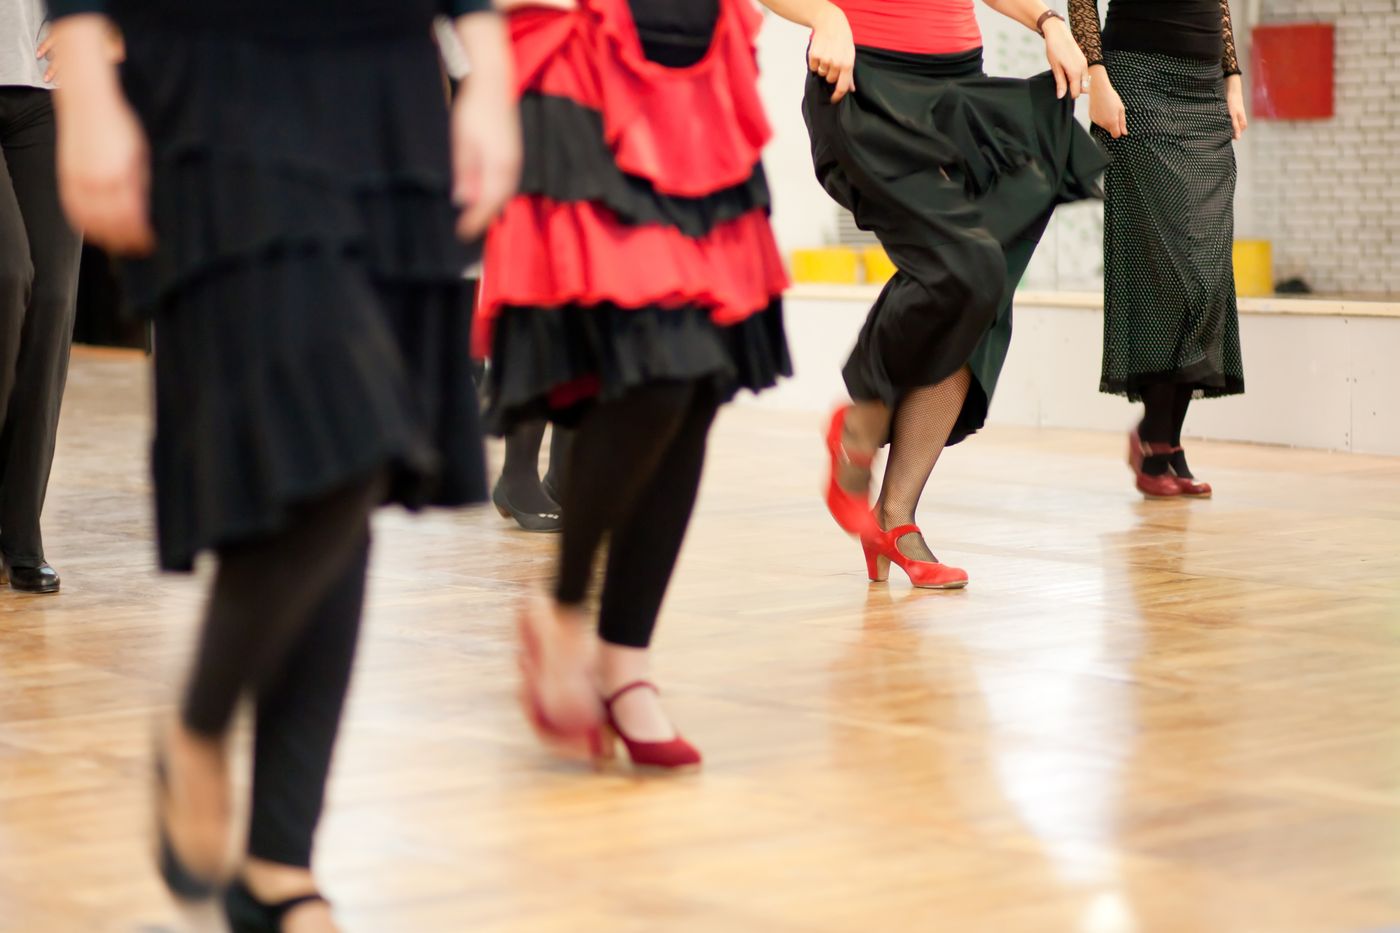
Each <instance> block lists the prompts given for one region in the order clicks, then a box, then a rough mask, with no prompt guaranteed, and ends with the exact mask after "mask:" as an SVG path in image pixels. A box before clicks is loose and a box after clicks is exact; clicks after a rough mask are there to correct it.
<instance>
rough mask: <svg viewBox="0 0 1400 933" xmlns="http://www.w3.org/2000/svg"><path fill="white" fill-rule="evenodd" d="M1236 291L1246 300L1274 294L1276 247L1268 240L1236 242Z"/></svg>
mask: <svg viewBox="0 0 1400 933" xmlns="http://www.w3.org/2000/svg"><path fill="white" fill-rule="evenodd" d="M1235 291H1236V292H1238V293H1239V294H1240V295H1242V296H1244V297H1246V298H1260V297H1264V296H1267V295H1272V294H1273V293H1274V246H1273V244H1272V243H1270V242H1269V241H1268V240H1236V241H1235Z"/></svg>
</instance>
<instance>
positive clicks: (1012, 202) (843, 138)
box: [803, 48, 1106, 444]
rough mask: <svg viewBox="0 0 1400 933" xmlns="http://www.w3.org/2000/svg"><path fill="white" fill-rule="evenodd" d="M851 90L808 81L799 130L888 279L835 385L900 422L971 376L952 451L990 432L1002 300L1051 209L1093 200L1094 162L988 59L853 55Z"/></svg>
mask: <svg viewBox="0 0 1400 933" xmlns="http://www.w3.org/2000/svg"><path fill="white" fill-rule="evenodd" d="M855 84H856V91H855V92H854V93H852V94H849V95H847V96H846V97H845V98H844V99H843V100H842V101H841V102H840V103H838V104H835V105H833V104H832V103H831V101H830V97H831V86H830V85H829V84H827V83H826V81H825V80H824V79H822V78H820V77H818V76H816V75H810V76H809V77H808V81H807V91H806V95H805V98H804V101H803V115H804V117H805V118H806V121H807V127H808V131H809V133H810V135H811V140H812V160H813V163H814V165H815V167H816V171H817V177H818V179H819V180H820V181H821V183H822V185H823V187H824V188H825V189H826V191H827V193H829V194H830V195H831V196H832V197H833V198H835V199H836V201H837V202H838V203H840V204H841V205H842V206H843V207H845V208H846V209H848V210H849V211H851V213H852V214H853V215H854V217H855V221H856V224H857V225H858V226H859V227H860V228H861V229H862V230H869V231H871V232H873V233H874V234H875V235H876V237H878V238H879V240H880V243H881V245H883V246H884V248H885V250H886V252H887V253H888V254H889V256H890V259H891V261H892V262H893V263H894V265H895V268H896V270H897V271H896V272H895V275H894V277H893V278H891V279H890V281H889V283H888V284H887V285H886V286H885V288H884V291H882V292H881V294H880V297H879V298H878V299H876V301H875V305H874V306H873V307H872V308H871V309H870V314H869V316H868V318H867V319H866V322H865V326H864V328H863V329H862V330H861V334H860V338H859V340H858V341H857V343H856V347H855V349H854V350H853V351H852V353H851V356H850V359H849V360H848V361H847V363H846V367H845V370H844V376H845V380H846V387H847V389H848V390H849V391H850V393H851V397H852V398H855V399H857V400H880V401H883V402H884V403H885V404H887V405H889V406H891V407H894V406H897V405H898V404H899V400H900V398H902V397H903V395H904V394H905V393H906V392H909V391H910V390H912V389H917V388H920V387H923V386H931V385H936V384H938V383H940V382H942V381H943V380H944V379H946V378H948V377H949V376H951V375H953V374H954V373H956V372H957V371H958V370H960V369H961V368H963V367H964V366H967V367H969V368H970V370H971V372H972V377H973V381H972V385H971V388H970V389H969V390H968V396H967V401H966V402H965V404H964V406H963V410H962V412H961V413H960V415H959V417H958V421H957V423H956V425H955V426H954V428H953V432H952V434H951V436H950V437H949V441H948V443H949V444H956V443H958V442H959V441H961V440H963V439H964V438H966V437H967V436H968V435H969V434H972V433H973V432H975V431H977V430H978V429H979V428H981V427H982V425H983V424H984V423H985V421H986V417H987V409H988V407H989V405H990V404H991V398H992V394H993V392H994V391H995V389H996V383H997V378H998V377H999V375H1000V373H1001V367H1002V364H1003V363H1004V362H1005V360H1006V353H1007V350H1008V348H1009V347H1010V343H1011V301H1012V296H1013V293H1014V291H1015V288H1016V285H1017V284H1018V283H1019V282H1020V279H1021V277H1022V275H1023V274H1024V273H1025V270H1026V267H1027V266H1028V265H1029V263H1030V260H1031V256H1032V254H1033V253H1034V251H1035V247H1036V245H1037V244H1038V243H1039V241H1040V237H1041V235H1042V234H1043V233H1044V232H1045V228H1046V226H1047V224H1048V223H1049V221H1050V216H1051V214H1052V212H1053V211H1054V209H1055V207H1056V206H1057V205H1059V204H1064V203H1067V202H1071V201H1079V200H1084V199H1087V198H1092V197H1097V196H1099V190H1098V185H1097V178H1098V176H1099V174H1100V173H1101V172H1102V170H1103V167H1104V165H1105V162H1106V160H1105V158H1104V156H1103V153H1102V151H1101V150H1100V149H1099V148H1098V147H1097V146H1096V145H1095V144H1094V142H1093V140H1092V139H1091V138H1090V137H1089V134H1088V133H1087V132H1086V131H1085V130H1084V129H1083V128H1082V127H1081V126H1080V125H1079V124H1078V122H1076V121H1075V119H1074V107H1073V103H1072V102H1071V101H1070V100H1068V99H1065V100H1059V99H1057V98H1056V97H1055V82H1054V78H1053V77H1052V76H1051V75H1050V74H1048V73H1047V74H1042V75H1039V76H1037V77H1034V78H1031V79H1029V80H1020V79H1011V78H988V77H986V76H985V75H984V74H983V72H982V53H981V50H980V49H978V50H974V51H972V52H969V53H964V54H957V55H912V54H905V53H897V52H888V51H884V50H879V49H868V48H859V49H857V52H856V72H855Z"/></svg>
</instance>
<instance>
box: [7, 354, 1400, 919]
mask: <svg viewBox="0 0 1400 933" xmlns="http://www.w3.org/2000/svg"><path fill="white" fill-rule="evenodd" d="M148 408H149V403H148V400H147V395H146V385H145V369H144V365H143V363H142V362H141V361H140V360H139V359H138V358H135V357H131V356H126V355H122V354H111V353H100V352H95V351H82V352H80V353H79V354H78V355H77V357H76V358H75V361H74V369H73V376H72V381H71V388H70V392H69V396H68V401H67V407H66V410H65V417H64V425H63V436H62V441H61V450H60V454H59V460H58V464H57V467H56V472H55V477H54V483H53V487H52V490H51V493H50V497H49V507H48V513H47V516H48V521H47V527H48V542H49V552H50V557H51V559H52V560H53V562H54V563H55V565H56V566H58V568H59V569H60V571H61V572H62V573H63V575H64V580H65V590H64V593H63V594H62V595H61V596H58V597H51V598H35V597H21V596H17V595H12V594H10V593H9V592H8V591H5V592H4V593H3V594H0V931H4V933H86V931H122V933H129V931H145V933H156V931H173V930H186V929H216V928H217V927H215V926H210V925H208V924H209V921H208V919H207V918H203V917H201V916H199V915H198V914H195V915H187V914H184V913H181V912H180V911H178V910H176V908H175V907H174V906H173V905H172V904H171V903H170V902H169V901H168V900H167V899H166V897H165V896H164V894H163V893H162V891H161V889H160V888H159V886H158V884H157V882H156V880H155V878H154V874H153V872H152V871H151V870H150V868H149V864H148V858H147V824H148V820H149V816H148V812H149V811H148V806H147V796H148V792H149V791H148V781H147V769H148V763H147V756H148V746H149V729H150V725H151V722H152V720H153V718H154V717H155V716H156V715H158V714H159V713H160V712H161V711H162V710H163V709H164V708H165V704H166V703H167V702H168V701H169V699H170V697H171V696H172V693H173V689H174V685H175V681H176V678H177V675H178V672H179V669H180V666H181V664H182V662H183V659H184V657H185V653H186V651H187V650H188V646H189V642H190V639H191V637H192V635H193V632H194V624H195V621H196V619H197V616H198V613H199V609H200V606H201V601H202V582H203V581H202V578H198V577H196V578H178V577H162V576H159V575H157V574H156V573H155V572H154V571H153V569H152V568H153V563H154V561H153V547H152V544H151V521H150V515H149V504H148V500H147V480H146V464H145V449H146V438H147V430H148V422H147V412H148ZM816 420H817V419H815V418H812V417H807V416H801V415H793V414H783V413H774V412H771V411H767V410H760V409H754V408H734V409H732V410H730V411H729V412H727V413H726V414H725V415H724V417H723V418H722V420H721V423H720V425H719V428H718V431H717V434H716V436H715V441H714V445H713V448H712V458H711V464H710V469H709V472H708V474H707V482H706V487H705V492H704V496H703V499H702V502H701V506H700V510H699V515H698V518H697V520H696V523H695V526H694V529H693V533H692V535H691V538H690V540H689V542H688V544H687V548H686V552H685V555H684V557H683V558H682V566H681V569H680V572H679V574H678V576H677V579H676V581H675V586H674V588H673V592H672V595H671V598H670V600H669V602H668V605H667V608H666V614H665V618H664V620H663V624H662V629H661V633H660V640H659V643H658V646H657V648H658V657H659V665H660V671H659V673H660V678H661V680H662V682H663V684H664V685H665V687H666V688H667V696H668V702H669V706H670V709H671V711H672V713H673V715H674V716H675V718H676V719H677V721H678V723H679V724H680V725H681V726H682V728H683V729H684V731H685V732H686V733H687V735H688V736H690V737H691V738H692V739H694V740H695V741H696V742H697V743H698V744H700V745H701V746H702V748H703V749H704V750H705V752H706V754H707V756H708V760H707V767H706V770H705V771H704V772H703V773H702V774H700V775H698V776H693V777H688V778H682V779H665V778H661V779H657V778H639V777H636V776H633V775H631V774H628V773H626V772H623V771H615V772H607V773H593V772H592V771H590V770H586V769H580V768H578V767H576V766H571V765H565V764H560V763H556V762H554V761H552V760H551V759H549V758H548V757H547V756H546V755H545V754H544V753H542V752H541V750H540V749H539V748H538V747H537V745H536V743H535V742H534V740H533V738H532V737H531V736H530V734H529V733H528V731H527V729H526V728H525V727H524V725H523V723H522V722H521V721H520V718H519V715H518V713H517V712H516V710H515V707H514V705H513V700H512V693H513V687H514V676H513V670H514V668H513V659H512V648H511V642H510V627H511V610H512V606H513V604H514V602H515V600H516V598H517V596H518V594H520V593H521V592H522V590H524V589H526V588H528V587H531V586H538V585H541V584H542V583H543V581H545V580H546V579H547V578H548V576H549V572H550V554H551V547H552V544H553V542H552V541H551V540H550V539H548V538H540V537H532V536H528V535H524V534H522V533H518V532H515V531H513V530H511V528H509V527H508V526H507V525H506V524H505V523H504V522H503V521H501V520H500V519H499V518H498V517H497V516H496V515H495V514H494V513H493V512H490V511H489V510H483V511H476V512H471V513H459V514H435V515H430V516H427V517H423V518H416V519H415V518H411V517H408V516H405V515H401V514H395V513H385V514H384V515H383V516H382V517H381V518H380V520H379V523H378V532H379V534H378V540H377V553H376V559H375V563H374V571H373V581H372V593H371V607H370V610H369V621H368V637H367V638H366V641H365V643H364V646H363V652H362V655H361V666H360V669H359V673H358V676H357V680H356V684H355V689H354V696H353V699H352V708H351V712H350V716H349V719H348V721H347V725H346V730H345V735H344V744H343V747H342V751H341V754H340V756H339V758H338V762H337V771H336V776H335V780H334V784H333V790H332V796H333V804H332V807H331V811H330V814H329V816H328V818H327V820H326V823H325V826H324V831H323V834H322V842H321V848H320V869H321V872H322V875H323V879H324V883H325V886H326V890H327V892H328V893H329V894H330V895H331V896H332V897H333V899H334V900H335V901H336V903H337V905H338V909H339V913H340V916H341V917H342V919H343V921H344V923H345V924H346V927H347V929H348V930H349V931H353V933H400V931H403V933H458V931H462V933H465V931H477V930H491V931H525V933H532V931H570V933H572V931H634V930H635V931H726V933H727V931H744V933H747V931H764V933H766V931H774V933H789V931H791V933H797V931H804V933H805V931H811V933H827V931H833V933H834V931H875V930H930V931H932V930H946V931H959V933H962V931H984V930H985V931H996V933H1020V931H1027V933H1059V931H1066V933H1071V931H1072V933H1119V931H1122V933H1149V931H1151V933H1155V931H1164V933H1178V931H1179V933H1194V931H1247V933H1256V931H1258V933H1291V931H1361V930H1379V929H1384V928H1386V927H1400V702H1397V700H1400V460H1393V459H1382V458H1367V457H1360V456H1350V455H1332V454H1324V453H1314V452H1302V451H1289V450H1279V449H1268V448H1258V447H1246V446H1237V445H1224V444H1199V445H1196V446H1195V448H1194V456H1193V464H1195V465H1196V467H1197V469H1198V470H1200V472H1201V473H1202V474H1203V475H1204V476H1206V477H1207V478H1208V479H1210V480H1211V481H1212V482H1214V483H1215V484H1216V489H1217V495H1218V498H1217V499H1216V500H1215V501H1212V502H1195V503H1187V502H1144V501H1142V500H1141V499H1139V498H1138V497H1137V496H1136V495H1135V494H1134V492H1133V491H1132V488H1131V485H1130V478H1129V475H1128V472H1127V470H1126V469H1125V468H1124V467H1123V465H1122V463H1121V459H1120V456H1121V449H1120V448H1121V446H1122V445H1121V442H1120V438H1119V437H1116V436H1107V435H1097V434H1083V433H1072V432H1048V431H1047V432H1036V431H1028V430H1006V429H993V430H990V431H988V432H986V434H985V435H984V436H981V437H979V438H976V439H975V440H974V441H972V442H971V443H969V444H967V445H965V446H963V447H960V448H957V449H954V450H952V451H950V452H949V453H948V454H947V455H946V457H945V460H944V462H943V464H942V465H941V466H940V468H939V472H938V474H937V476H936V477H935V479H934V483H933V484H932V486H931V488H930V489H929V492H928V495H927V496H926V499H925V501H924V504H923V509H922V517H923V519H924V522H925V527H926V528H927V529H928V531H929V535H930V538H931V540H932V542H933V543H934V546H935V548H936V549H937V550H938V552H939V553H940V555H941V556H943V557H944V558H945V559H946V560H948V561H950V562H953V563H957V564H959V565H961V566H964V567H966V568H968V570H969V572H970V573H971V574H972V578H973V582H972V586H971V588H969V589H968V590H967V591H965V592H963V593H953V594H944V593H934V592H923V591H915V590H912V589H910V587H909V586H908V584H907V583H906V582H905V581H904V580H902V579H900V578H899V577H898V574H897V572H896V578H895V581H894V582H893V583H891V584H890V585H888V586H871V585H869V584H867V582H866V581H865V579H864V574H863V563H862V560H861V556H860V553H859V548H858V547H857V546H856V545H855V544H854V543H852V542H851V541H849V540H847V539H846V538H845V537H843V536H842V535H841V534H840V533H839V532H838V531H837V530H836V528H835V526H834V525H833V524H832V523H831V521H830V519H829V518H828V517H827V516H826V515H825V514H824V513H823V511H822V508H821V504H820V500H819V499H818V497H817V495H816V489H817V487H818V481H819V478H820V474H821V470H822V465H821V453H820V446H819V442H818V440H817V437H816V431H817V425H816ZM1124 421H1125V426H1126V424H1127V421H1128V412H1127V409H1126V407H1125V417H1124Z"/></svg>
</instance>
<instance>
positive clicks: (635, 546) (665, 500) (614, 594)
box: [598, 388, 719, 742]
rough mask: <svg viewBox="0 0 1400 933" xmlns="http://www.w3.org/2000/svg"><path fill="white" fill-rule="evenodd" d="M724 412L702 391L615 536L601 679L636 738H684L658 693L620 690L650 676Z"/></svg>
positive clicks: (602, 621) (602, 620)
mask: <svg viewBox="0 0 1400 933" xmlns="http://www.w3.org/2000/svg"><path fill="white" fill-rule="evenodd" d="M718 410H719V406H718V403H717V401H716V400H715V398H714V396H713V393H712V392H711V391H710V390H709V389H708V388H700V389H697V391H696V393H695V395H694V397H693V398H692V400H691V403H690V407H689V409H688V410H687V411H686V412H685V414H684V415H683V416H682V419H681V421H680V424H679V427H678V429H677V430H676V432H675V434H674V436H673V437H672V438H671V440H670V443H669V444H668V445H667V448H666V451H665V453H664V454H663V456H662V460H661V462H660V463H659V464H658V465H657V468H656V470H655V471H654V473H653V475H652V476H651V478H650V480H649V481H647V482H646V484H645V485H644V486H643V488H642V489H641V491H640V493H639V495H638V497H637V501H636V503H635V505H634V507H633V508H632V509H631V511H630V513H629V514H627V515H626V516H623V517H621V520H620V521H619V522H618V523H617V524H615V525H614V526H613V528H612V530H611V533H610V539H609V545H608V562H607V572H606V575H605V577H604V581H603V593H602V602H601V607H600V612H599V622H598V634H599V637H600V638H601V640H602V646H601V649H600V653H599V662H600V664H599V676H600V681H601V688H602V693H603V696H604V697H616V701H615V702H614V703H613V704H612V706H611V709H610V713H611V715H612V719H613V723H614V725H615V727H616V728H617V730H618V731H619V732H620V733H621V734H623V735H625V736H627V737H629V738H631V739H632V740H634V741H640V742H671V741H674V740H675V739H676V738H677V736H676V730H675V728H674V727H673V726H672V725H671V721H670V719H669V718H668V717H667V716H666V713H665V711H664V710H663V709H662V708H661V704H660V701H659V698H658V696H657V694H656V692H655V691H652V690H631V691H628V692H626V693H623V694H619V691H622V690H625V689H626V688H627V687H628V686H629V685H631V684H635V683H637V682H644V681H648V680H649V678H650V657H651V654H650V651H649V649H650V647H651V639H652V634H653V632H654V631H655V630H656V621H657V617H658V616H659V615H660V613H661V604H662V601H663V600H664V598H665V596H666V589H667V587H668V586H669V585H670V582H671V575H672V573H673V571H674V570H675V567H676V560H677V558H679V557H680V551H681V545H682V543H683V542H684V540H685V533H686V529H687V528H688V527H689V525H690V518H691V515H692V513H693V512H694V510H695V500H696V497H697V495H698V494H699V491H700V477H701V474H702V473H703V472H704V467H705V451H706V446H707V443H708V441H709V435H710V427H711V426H712V425H713V424H714V419H715V415H716V413H717V412H718ZM603 475H604V477H606V475H607V474H606V473H605V474H603Z"/></svg>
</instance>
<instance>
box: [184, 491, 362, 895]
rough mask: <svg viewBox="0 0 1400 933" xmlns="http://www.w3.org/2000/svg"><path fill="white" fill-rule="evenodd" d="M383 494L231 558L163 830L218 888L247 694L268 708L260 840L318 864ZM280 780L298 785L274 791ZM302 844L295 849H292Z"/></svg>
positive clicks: (329, 503) (306, 507)
mask: <svg viewBox="0 0 1400 933" xmlns="http://www.w3.org/2000/svg"><path fill="white" fill-rule="evenodd" d="M382 496H383V483H382V481H381V480H380V478H379V477H377V476H376V477H374V478H372V479H368V480H364V481H361V482H357V483H355V484H352V485H350V486H347V487H345V488H343V489H340V490H338V491H336V492H334V493H332V494H330V495H328V496H326V497H324V498H322V499H318V500H315V501H313V502H309V503H305V504H302V505H300V506H298V507H297V508H296V509H295V512H294V514H293V515H292V516H291V517H290V518H289V520H288V522H287V524H286V526H285V528H284V529H283V530H282V531H280V532H278V533H276V534H274V535H271V536H268V537H264V538H260V539H256V540H252V541H248V542H240V543H238V544H234V545H229V546H227V547H223V548H220V549H219V552H218V553H219V569H218V573H217V576H216V578H215V581H214V587H213V593H212V595H211V598H210V602H209V609H208V612H207V615H206V618H205V623H204V627H203V630H202V633H201V637H200V643H199V647H198V651H197V655H196V660H195V665H194V670H193V672H192V674H191V677H190V680H189V686H188V688H187V691H186V694H185V697H184V701H183V704H182V707H181V711H180V716H179V720H178V721H177V722H176V723H175V724H173V726H172V727H171V728H170V729H169V731H168V732H167V735H166V738H165V743H164V748H163V755H164V759H165V763H166V769H167V781H168V786H167V788H166V792H165V795H164V796H165V800H164V803H163V807H162V810H163V822H164V826H165V829H166V831H167V832H168V834H169V838H170V842H171V845H172V848H173V850H174V853H175V854H176V856H177V857H178V859H179V862H180V863H181V865H182V866H183V867H184V868H185V869H187V870H188V871H189V873H190V874H192V875H194V876H195V877H196V878H199V879H209V880H213V879H217V878H218V877H219V876H220V875H221V874H222V870H223V867H224V861H225V858H226V855H227V846H228V835H229V817H230V812H231V809H232V807H231V800H230V797H231V791H230V788H229V778H228V765H227V758H226V752H225V738H226V735H227V732H228V729H229V726H230V725H231V723H232V720H233V715H234V712H235V710H236V708H237V705H238V702H239V701H240V699H242V698H243V697H244V696H245V695H252V696H254V697H255V698H256V699H257V703H258V741H257V749H256V755H257V762H256V764H255V774H256V775H258V776H260V777H261V784H259V783H258V779H257V778H255V805H254V820H255V822H254V825H253V828H252V838H253V839H254V840H263V839H265V838H268V836H267V835H264V834H269V835H270V837H271V838H273V839H276V840H279V841H278V843H277V844H276V845H272V844H269V845H268V846H267V849H266V851H267V852H270V853H276V854H275V855H274V856H273V859H274V860H275V859H278V858H290V860H291V861H292V862H293V863H305V864H293V865H292V866H291V867H293V868H297V869H302V870H303V871H304V870H305V869H306V868H307V866H308V865H309V860H310V846H311V836H312V834H313V832H314V829H315V825H316V820H317V817H318V816H319V813H320V806H321V794H322V792H323V790H324V787H323V785H324V781H325V774H326V768H327V767H328V763H329V757H330V751H329V749H330V747H331V745H332V744H333V743H334V739H335V727H336V724H337V723H338V722H339V716H340V708H341V703H342V701H343V697H344V692H345V685H346V683H347V682H348V678H349V668H350V664H351V662H352V661H353V658H354V647H355V643H356V639H357V636H358V631H359V618H360V609H361V604H362V598H363V585H364V574H365V565H366V559H367V555H368V548H369V525H368V520H369V515H370V513H371V512H372V511H373V509H374V507H375V506H376V505H377V504H378V502H379V501H380V500H381V498H382ZM265 733H266V737H264V734H265ZM267 758H270V759H271V760H265V759H267ZM269 771H276V772H277V773H279V774H281V775H283V777H284V779H285V780H280V781H272V782H271V786H270V787H269V786H268V783H269V782H268V778H267V776H266V775H267V773H268V772H269ZM260 820H261V821H270V822H271V824H272V825H271V826H259V825H258V821H260ZM289 825H292V826H295V827H297V830H296V831H292V830H288V829H287V828H286V827H287V826H289ZM293 835H296V836H298V838H297V840H296V842H295V844H293V843H288V842H286V841H285V840H287V839H288V838H291V837H292V836H293ZM254 854H255V855H257V854H258V853H254ZM305 874H306V880H307V881H308V882H309V872H305ZM168 880H169V879H168ZM172 886H174V885H172Z"/></svg>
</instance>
